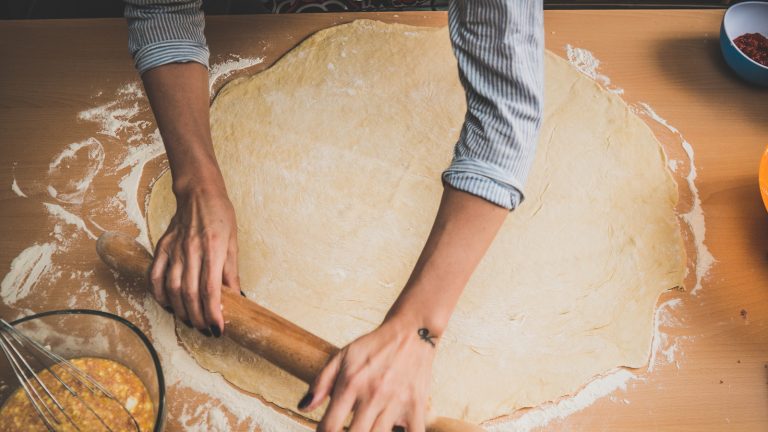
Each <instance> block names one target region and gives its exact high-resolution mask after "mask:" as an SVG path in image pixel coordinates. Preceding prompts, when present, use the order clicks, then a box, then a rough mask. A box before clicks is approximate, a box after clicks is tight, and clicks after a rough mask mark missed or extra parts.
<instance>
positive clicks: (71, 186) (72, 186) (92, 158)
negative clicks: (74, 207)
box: [48, 138, 104, 204]
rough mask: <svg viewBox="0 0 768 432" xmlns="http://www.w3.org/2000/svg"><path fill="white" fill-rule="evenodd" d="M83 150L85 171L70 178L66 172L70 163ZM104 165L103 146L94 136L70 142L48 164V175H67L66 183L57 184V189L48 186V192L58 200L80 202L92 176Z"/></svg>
mask: <svg viewBox="0 0 768 432" xmlns="http://www.w3.org/2000/svg"><path fill="white" fill-rule="evenodd" d="M81 151H84V152H85V153H86V154H85V158H86V160H87V163H86V172H85V173H84V174H83V175H81V176H80V178H71V175H68V174H69V173H68V172H67V171H68V169H69V167H70V164H71V163H72V162H74V161H76V160H77V159H79V157H78V154H79V153H80V152H81ZM103 165H104V147H103V146H102V145H101V142H99V140H97V139H96V138H87V139H86V140H84V141H81V142H77V143H72V144H70V145H68V146H67V147H65V148H64V150H63V151H62V152H61V153H59V154H58V156H56V157H55V158H54V159H53V160H52V161H51V163H50V164H49V165H48V175H49V176H59V177H69V180H68V181H67V183H66V184H64V185H61V186H59V189H60V190H57V189H56V188H55V187H54V186H52V185H49V186H48V193H50V195H51V196H52V197H53V198H56V199H57V200H59V201H62V202H65V203H72V204H82V202H83V197H84V196H85V193H86V191H87V190H88V187H90V185H91V182H92V181H93V178H94V177H96V174H98V172H99V171H100V170H101V167H102V166H103Z"/></svg>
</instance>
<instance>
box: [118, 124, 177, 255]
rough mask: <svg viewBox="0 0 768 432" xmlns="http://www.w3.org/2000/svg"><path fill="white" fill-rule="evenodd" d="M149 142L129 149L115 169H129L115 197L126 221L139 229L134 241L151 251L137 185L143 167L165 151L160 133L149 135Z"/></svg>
mask: <svg viewBox="0 0 768 432" xmlns="http://www.w3.org/2000/svg"><path fill="white" fill-rule="evenodd" d="M149 140H150V142H149V143H146V144H141V145H138V146H136V147H131V148H130V149H129V150H128V152H127V154H126V155H125V158H124V159H123V162H122V163H121V164H120V165H119V166H118V167H117V170H118V171H120V170H123V169H130V170H129V172H128V174H126V175H125V176H123V178H122V179H121V180H120V183H119V186H120V192H118V194H117V197H118V198H119V199H120V200H122V201H123V203H124V206H125V213H126V216H127V217H128V219H129V220H130V221H131V222H133V224H134V225H136V228H138V229H139V235H138V236H137V237H136V240H138V241H139V243H141V244H142V245H144V247H146V248H147V249H149V250H151V249H152V247H151V244H150V242H149V235H148V234H147V223H146V221H145V220H144V215H143V213H142V211H141V209H142V208H143V206H144V203H143V202H141V203H140V202H139V193H138V191H139V183H140V182H141V175H142V173H143V171H144V165H146V164H147V162H149V161H151V160H152V159H154V158H155V157H157V156H160V155H161V154H163V153H165V149H164V147H163V141H162V138H160V131H158V130H157V129H155V131H154V132H152V133H151V134H150V136H149Z"/></svg>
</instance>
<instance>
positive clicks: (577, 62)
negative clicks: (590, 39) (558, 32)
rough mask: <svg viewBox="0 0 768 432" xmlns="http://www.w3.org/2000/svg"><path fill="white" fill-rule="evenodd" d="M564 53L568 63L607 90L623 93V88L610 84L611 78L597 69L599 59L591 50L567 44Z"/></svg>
mask: <svg viewBox="0 0 768 432" xmlns="http://www.w3.org/2000/svg"><path fill="white" fill-rule="evenodd" d="M565 54H566V56H567V57H568V62H569V63H571V64H572V65H573V66H574V67H576V69H578V70H579V71H580V72H581V73H583V74H584V75H586V76H588V77H590V78H592V79H593V80H595V81H596V82H598V83H599V84H601V85H602V86H603V87H605V89H606V90H608V91H609V92H611V93H616V94H622V93H624V89H622V88H619V87H615V86H611V79H610V78H608V77H607V76H605V75H603V74H601V73H600V72H598V71H597V70H598V69H599V68H600V60H598V59H597V57H595V56H594V54H592V52H591V51H589V50H587V49H584V48H576V47H574V46H572V45H571V44H567V45H566V46H565Z"/></svg>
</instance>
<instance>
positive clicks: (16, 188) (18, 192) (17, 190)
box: [11, 176, 29, 198]
mask: <svg viewBox="0 0 768 432" xmlns="http://www.w3.org/2000/svg"><path fill="white" fill-rule="evenodd" d="M11 190H12V191H13V193H15V194H16V196H18V197H21V198H29V197H28V196H27V194H25V193H24V192H23V191H22V190H21V188H20V187H19V183H18V182H17V181H16V176H14V177H13V182H12V183H11Z"/></svg>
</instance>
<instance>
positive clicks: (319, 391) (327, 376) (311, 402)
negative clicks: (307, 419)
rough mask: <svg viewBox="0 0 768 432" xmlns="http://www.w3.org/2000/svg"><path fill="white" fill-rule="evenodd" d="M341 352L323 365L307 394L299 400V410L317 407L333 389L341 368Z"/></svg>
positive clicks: (307, 410)
mask: <svg viewBox="0 0 768 432" xmlns="http://www.w3.org/2000/svg"><path fill="white" fill-rule="evenodd" d="M341 358H342V352H339V353H337V354H336V355H334V356H333V357H332V358H331V360H330V361H329V362H328V364H326V365H325V367H323V370H322V371H320V374H319V375H318V376H317V378H315V382H314V383H312V385H310V386H309V390H308V391H307V394H305V395H304V397H303V398H301V401H299V410H301V411H304V412H309V411H312V410H314V409H315V408H317V407H318V406H319V405H320V404H321V403H323V401H324V400H325V398H326V397H328V396H329V395H330V394H331V391H333V384H334V383H335V382H336V376H337V375H338V374H339V370H340V369H341Z"/></svg>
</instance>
